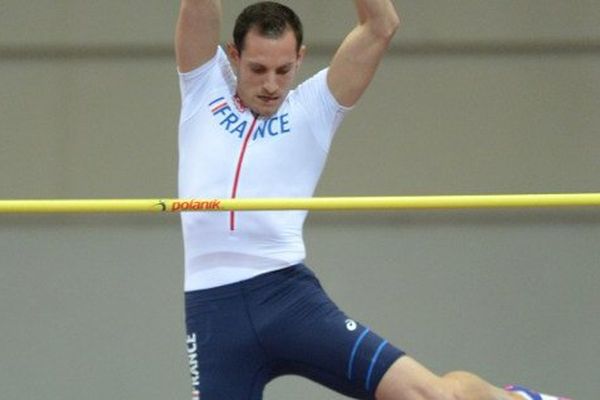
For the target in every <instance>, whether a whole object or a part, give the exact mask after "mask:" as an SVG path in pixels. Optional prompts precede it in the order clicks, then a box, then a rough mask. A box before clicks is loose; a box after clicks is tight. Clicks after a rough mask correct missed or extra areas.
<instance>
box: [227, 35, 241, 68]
mask: <svg viewBox="0 0 600 400" xmlns="http://www.w3.org/2000/svg"><path fill="white" fill-rule="evenodd" d="M227 55H228V56H229V62H230V63H231V66H232V67H233V69H234V70H235V72H236V73H237V72H238V71H239V70H240V52H239V51H238V49H237V47H235V44H234V43H233V42H227Z"/></svg>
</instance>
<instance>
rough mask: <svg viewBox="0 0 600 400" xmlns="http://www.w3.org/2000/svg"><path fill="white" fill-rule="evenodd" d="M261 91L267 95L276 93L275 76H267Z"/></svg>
mask: <svg viewBox="0 0 600 400" xmlns="http://www.w3.org/2000/svg"><path fill="white" fill-rule="evenodd" d="M263 89H264V90H265V91H266V92H267V93H275V92H276V91H277V81H276V80H275V74H268V75H267V77H266V79H265V81H264V83H263Z"/></svg>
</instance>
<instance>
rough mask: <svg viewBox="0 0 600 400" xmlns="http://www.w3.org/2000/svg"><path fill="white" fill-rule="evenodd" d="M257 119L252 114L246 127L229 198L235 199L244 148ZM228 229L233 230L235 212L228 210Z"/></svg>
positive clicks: (244, 152)
mask: <svg viewBox="0 0 600 400" xmlns="http://www.w3.org/2000/svg"><path fill="white" fill-rule="evenodd" d="M257 120H258V116H254V120H253V121H252V124H250V129H248V133H247V134H246V137H245V138H244V143H243V144H242V149H241V151H240V156H239V158H238V163H237V168H236V170H235V178H234V180H233V190H232V192H231V198H232V199H235V198H236V196H237V189H238V183H239V181H240V172H241V171H242V163H243V162H244V155H245V154H246V148H247V147H248V142H249V141H250V136H252V133H253V132H254V126H255V125H256V121H257ZM229 230H231V231H234V230H235V212H234V211H230V212H229Z"/></svg>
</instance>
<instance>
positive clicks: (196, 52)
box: [175, 0, 222, 72]
mask: <svg viewBox="0 0 600 400" xmlns="http://www.w3.org/2000/svg"><path fill="white" fill-rule="evenodd" d="M221 14H222V12H221V1H220V0H182V1H181V5H180V9H179V17H178V19H177V26H176V29H175V57H176V60H177V67H178V68H179V71H180V72H188V71H191V70H193V69H194V68H197V67H199V66H200V65H202V64H204V63H205V62H206V61H208V60H209V59H211V58H212V57H213V56H214V55H215V52H216V51H217V46H218V44H219V32H220V29H221Z"/></svg>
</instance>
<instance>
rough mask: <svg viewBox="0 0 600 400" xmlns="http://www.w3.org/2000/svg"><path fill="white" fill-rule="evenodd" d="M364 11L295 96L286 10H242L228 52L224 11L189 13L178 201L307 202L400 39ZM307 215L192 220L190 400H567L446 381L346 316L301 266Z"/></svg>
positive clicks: (296, 27) (295, 37) (187, 230)
mask: <svg viewBox="0 0 600 400" xmlns="http://www.w3.org/2000/svg"><path fill="white" fill-rule="evenodd" d="M341 3H342V2H340V4H341ZM343 3H344V4H345V3H346V2H343ZM315 5H316V3H315ZM355 8H356V13H357V16H358V24H357V26H356V27H355V28H354V29H353V30H352V31H351V32H350V33H349V34H348V36H347V37H346V38H345V39H344V41H343V42H342V44H341V46H340V48H339V49H338V51H337V53H336V54H335V56H334V57H333V59H332V61H331V63H330V65H329V67H328V68H325V69H323V70H321V71H320V72H318V73H316V74H315V75H314V76H312V77H311V78H309V79H308V80H306V81H305V82H303V83H302V84H301V85H299V86H298V87H297V88H296V89H294V90H291V86H292V83H293V80H294V77H295V75H296V72H297V70H298V68H299V67H300V64H301V62H302V59H303V57H304V53H305V47H304V46H303V44H302V24H301V22H300V20H299V19H298V17H297V16H296V14H295V13H294V12H293V11H292V10H290V9H289V8H288V7H285V6H283V5H280V4H277V3H274V2H261V3H257V4H255V5H252V6H249V7H247V8H246V9H244V10H243V11H242V13H241V14H240V15H239V17H238V19H237V21H236V25H235V28H234V32H233V42H231V43H229V44H227V46H226V48H222V47H220V46H219V40H220V38H219V32H220V23H221V2H220V1H218V0H182V1H181V9H180V14H179V19H178V21H177V30H176V56H177V66H178V70H179V76H180V86H181V96H182V109H181V119H180V128H179V148H180V161H179V162H180V166H179V195H180V197H182V198H195V197H196V198H228V197H231V198H235V197H311V196H312V195H313V193H314V189H315V186H316V184H317V181H318V179H319V176H320V174H321V171H322V169H323V166H324V163H325V159H326V157H327V153H328V150H329V146H330V144H331V140H332V137H333V135H334V132H335V131H336V129H337V128H338V126H339V124H340V123H341V121H342V119H343V117H344V116H345V114H346V113H347V112H348V111H349V109H350V107H352V106H353V105H354V104H355V103H356V102H357V101H358V99H359V98H360V97H361V95H362V94H363V92H364V91H365V89H366V87H367V85H368V84H369V83H370V82H371V79H372V78H373V75H374V73H375V70H376V69H377V65H378V64H379V62H380V61H381V59H382V57H383V55H384V52H385V51H386V49H387V47H388V44H389V43H390V40H391V38H392V36H393V35H394V33H395V31H396V29H397V28H398V25H399V18H398V15H397V14H396V11H395V9H394V6H393V4H392V2H391V0H356V1H355ZM305 217H306V212H305V211H285V212H281V211H279V212H264V211H263V212H243V213H235V212H211V213H183V214H182V225H183V233H184V244H185V290H186V294H185V300H186V324H187V331H188V334H187V349H188V353H189V359H190V369H191V374H192V382H193V387H194V397H195V398H201V399H203V400H259V399H262V393H263V390H264V387H265V385H266V384H267V383H268V382H269V381H270V380H272V379H274V378H276V377H277V376H281V375H284V374H297V375H301V376H304V377H307V378H309V379H311V380H313V381H316V382H318V383H321V384H323V385H325V386H327V387H329V388H331V389H333V390H336V391H338V392H340V393H343V394H344V395H346V396H349V397H352V398H357V399H378V400H429V399H431V400H433V399H436V400H509V399H520V400H523V399H528V400H541V399H554V400H557V398H556V397H551V396H542V395H540V394H538V393H535V392H532V391H530V390H528V389H525V388H520V387H511V388H507V389H499V388H496V387H493V386H491V385H489V384H488V383H486V382H484V381H483V380H481V379H480V378H478V377H476V376H474V375H472V374H470V373H466V372H453V373H449V374H447V375H445V376H441V377H440V376H436V375H434V374H433V373H432V372H430V371H429V370H427V369H426V368H424V367H423V366H421V365H420V364H419V363H417V362H416V361H415V360H414V359H412V358H410V357H409V356H407V355H405V354H404V352H403V351H401V350H400V349H398V348H396V347H394V346H393V345H391V344H390V343H388V342H387V341H386V340H384V339H383V338H381V337H380V336H378V335H377V334H376V333H374V332H373V331H371V330H370V329H369V328H367V327H365V326H363V325H361V324H360V323H358V322H356V321H354V320H353V319H351V318H350V317H348V316H347V315H346V314H344V313H343V312H342V311H340V310H339V309H338V308H337V307H336V306H335V304H334V303H333V302H332V301H331V300H330V299H329V298H328V296H327V295H326V294H325V293H324V291H323V289H322V288H321V286H320V284H319V281H318V280H317V279H316V278H315V276H314V274H313V273H312V272H311V271H310V270H309V269H308V268H307V267H306V266H304V265H303V264H302V262H303V260H304V258H305V249H304V243H303V239H302V226H303V223H304V220H305Z"/></svg>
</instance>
